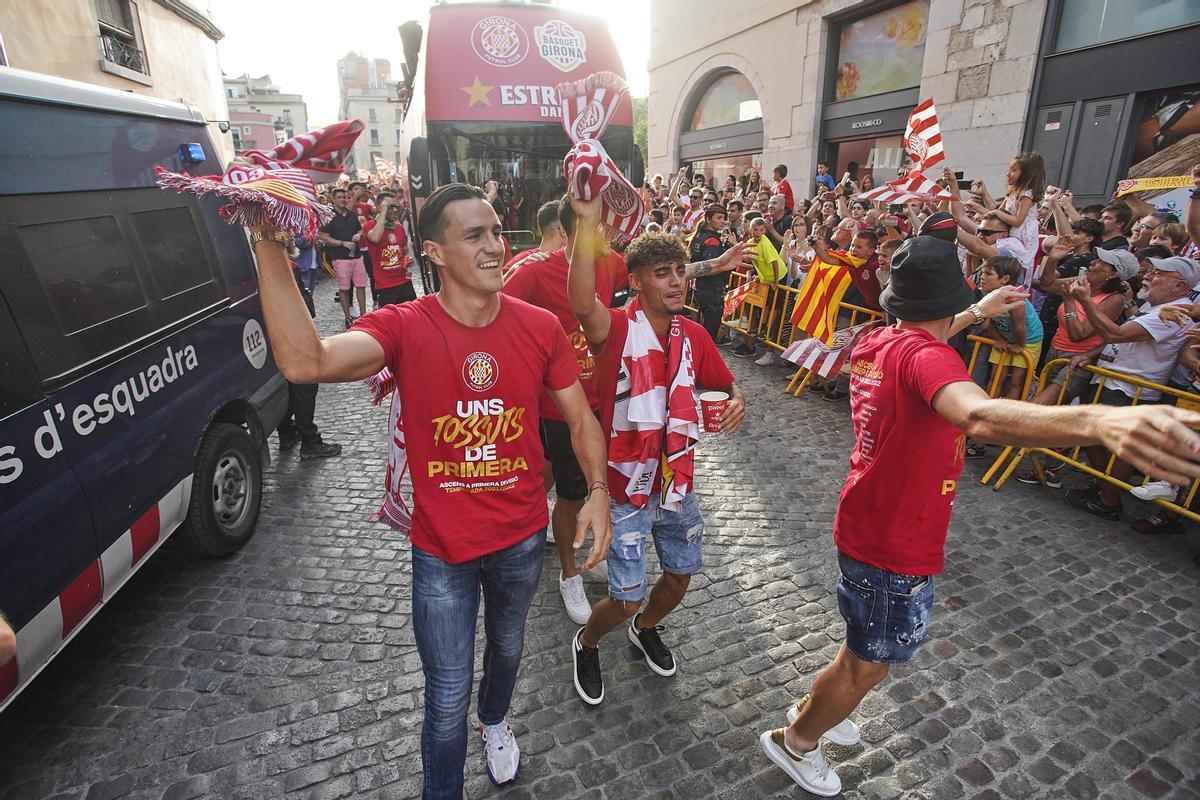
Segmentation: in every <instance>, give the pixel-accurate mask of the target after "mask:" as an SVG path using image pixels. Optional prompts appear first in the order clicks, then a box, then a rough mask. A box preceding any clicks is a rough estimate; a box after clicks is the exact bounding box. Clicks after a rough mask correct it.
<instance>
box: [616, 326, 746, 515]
mask: <svg viewBox="0 0 1200 800" xmlns="http://www.w3.org/2000/svg"><path fill="white" fill-rule="evenodd" d="M608 313H609V315H610V316H611V317H612V327H611V328H609V329H608V338H607V339H605V340H604V344H603V345H601V347H600V352H599V353H597V354H596V386H597V388H598V390H599V392H600V409H599V410H600V427H601V429H602V430H603V431H604V438H605V440H606V441H607V440H608V439H609V438H610V437H611V436H612V420H613V408H614V406H615V405H616V401H617V373H618V372H619V371H620V368H621V353H623V352H624V351H625V337H626V336H627V335H628V334H629V317H628V316H626V313H625V311H624V309H619V308H610V309H609V310H608ZM681 321H682V323H683V335H684V337H685V338H686V339H687V340H688V343H689V344H691V347H692V379H693V381H694V382H695V384H696V392H697V394H699V393H700V392H703V391H705V390H708V389H714V390H718V391H725V390H726V389H728V388H729V387H730V386H732V385H733V373H732V372H730V371H729V367H727V366H726V365H725V360H724V359H723V358H721V351H720V350H718V349H717V346H716V345H715V344H713V340H712V337H711V336H709V335H708V332H707V331H705V330H704V327H703V326H702V325H700V324H699V323H698V322H693V321H692V320H690V319H688V318H687V317H683V318H681ZM658 339H659V341H660V342H661V343H662V346H663V351H664V358H665V352H666V347H667V337H665V336H660V337H658ZM628 484H629V478H627V477H626V476H624V475H622V474H621V473H620V472H618V471H617V470H615V469H613V468H612V467H611V466H610V467H609V468H608V496H609V497H611V498H612V499H613V500H615V501H616V502H618V503H628V502H629V496H628V495H626V494H625V487H626V486H627V485H628ZM661 484H662V473H661V472H659V474H658V475H657V476H656V477H655V481H654V486H652V487H651V489H650V491H651V492H652V493H653V492H656V491H658V489H659V487H660V486H661ZM693 485H694V483H693Z"/></svg>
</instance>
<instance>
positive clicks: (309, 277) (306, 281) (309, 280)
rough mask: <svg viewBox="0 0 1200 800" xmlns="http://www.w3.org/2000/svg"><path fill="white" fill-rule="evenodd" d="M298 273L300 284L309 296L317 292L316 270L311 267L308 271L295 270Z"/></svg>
mask: <svg viewBox="0 0 1200 800" xmlns="http://www.w3.org/2000/svg"><path fill="white" fill-rule="evenodd" d="M297 271H298V272H299V273H300V283H301V284H303V286H304V288H305V289H308V293H309V294H313V293H314V292H316V291H317V268H316V267H313V268H312V269H308V270H297Z"/></svg>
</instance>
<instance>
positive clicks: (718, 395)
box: [700, 392, 729, 433]
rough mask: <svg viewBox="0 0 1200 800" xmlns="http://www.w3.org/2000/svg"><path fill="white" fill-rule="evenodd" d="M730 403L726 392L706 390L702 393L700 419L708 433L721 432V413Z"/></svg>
mask: <svg viewBox="0 0 1200 800" xmlns="http://www.w3.org/2000/svg"><path fill="white" fill-rule="evenodd" d="M728 405H729V395H728V394H726V393H725V392H705V393H703V394H702V395H700V420H701V423H702V424H703V425H704V430H705V431H707V432H708V433H720V432H721V415H723V414H724V413H725V407H726V406H728Z"/></svg>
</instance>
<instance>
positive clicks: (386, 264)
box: [362, 219, 411, 289]
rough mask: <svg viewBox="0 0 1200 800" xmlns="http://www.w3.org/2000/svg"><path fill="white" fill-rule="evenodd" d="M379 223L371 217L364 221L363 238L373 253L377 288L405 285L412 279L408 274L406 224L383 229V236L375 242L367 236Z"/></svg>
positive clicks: (372, 262)
mask: <svg viewBox="0 0 1200 800" xmlns="http://www.w3.org/2000/svg"><path fill="white" fill-rule="evenodd" d="M378 224H379V223H378V222H377V221H376V220H373V219H369V220H367V221H366V222H364V223H363V238H362V240H363V241H364V242H366V243H367V251H368V252H369V253H370V254H371V269H372V270H374V272H375V288H376V289H391V288H392V287H393V286H403V285H404V284H406V283H408V282H409V281H410V280H411V279H410V278H409V276H408V237H407V236H406V235H405V234H404V226H403V225H399V224H397V225H396V226H395V227H392V228H387V227H385V228H384V230H383V238H382V239H381V240H380V241H379V244H375V243H374V242H372V241H371V240H370V239H369V238H367V237H368V236H369V235H370V233H371V231H373V230H375V226H376V225H378Z"/></svg>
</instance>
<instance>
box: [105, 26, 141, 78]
mask: <svg viewBox="0 0 1200 800" xmlns="http://www.w3.org/2000/svg"><path fill="white" fill-rule="evenodd" d="M100 41H101V42H102V43H103V45H104V58H105V59H107V60H108V61H111V62H112V63H114V64H116V65H118V66H121V67H125V68H126V69H131V70H133V71H134V72H141V73H143V74H145V72H146V57H145V55H144V54H143V53H142V51H141V50H139V49H138V48H137V45H135V44H132V43H131V42H128V41H126V40H124V39H122V38H121V37H120V36H118V35H117V34H114V33H110V32H108V31H101V32H100Z"/></svg>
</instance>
